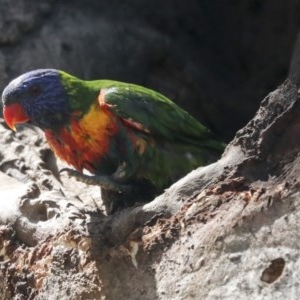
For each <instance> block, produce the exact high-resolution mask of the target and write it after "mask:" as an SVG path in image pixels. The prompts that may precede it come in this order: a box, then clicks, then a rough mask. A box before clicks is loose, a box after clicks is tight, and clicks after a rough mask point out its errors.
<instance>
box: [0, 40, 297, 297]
mask: <svg viewBox="0 0 300 300" xmlns="http://www.w3.org/2000/svg"><path fill="white" fill-rule="evenodd" d="M299 44H300V43H299ZM299 56H300V48H299V47H297V48H296V50H295V53H294V57H293V59H292V63H291V68H290V76H289V77H288V79H287V80H286V81H285V82H284V83H283V84H282V85H281V86H279V87H278V88H277V89H276V90H275V91H274V92H271V93H270V94H269V95H268V96H267V97H266V98H265V99H264V100H263V101H262V103H261V106H260V108H259V110H258V111H257V113H256V115H255V116H254V118H253V119H252V120H251V121H250V122H249V123H248V124H247V125H246V126H245V127H244V128H243V129H241V130H240V131H239V132H238V133H237V134H236V136H235V138H234V139H233V141H232V142H231V143H230V144H229V145H228V147H227V149H226V150H225V153H224V154H223V156H222V158H221V159H220V160H219V161H217V162H216V163H214V164H211V165H209V166H206V167H202V168H199V169H197V170H195V171H193V172H192V173H190V174H188V175H187V176H186V177H184V178H182V179H181V180H180V181H178V182H176V183H175V184H174V185H173V186H171V187H170V188H169V189H168V190H166V192H165V193H164V194H162V195H160V196H159V197H157V198H156V199H154V200H153V201H151V202H150V203H148V204H146V205H138V204H137V205H136V206H135V207H131V208H127V209H125V210H122V211H119V212H117V213H116V214H113V215H111V216H108V217H107V216H105V215H104V214H103V213H102V207H101V200H100V198H99V189H97V188H94V187H88V186H86V185H83V184H79V183H77V182H76V181H72V179H69V178H67V177H62V178H59V177H58V176H57V174H58V170H59V169H60V168H61V167H63V165H62V163H61V162H60V161H57V160H56V158H55V157H54V156H53V154H52V152H51V151H50V150H49V148H48V146H47V145H46V143H45V141H44V137H43V134H42V133H41V132H40V131H39V130H38V129H36V128H33V127H30V126H28V127H23V128H22V129H21V128H20V130H19V131H18V132H17V133H13V132H11V131H9V130H8V129H7V128H6V127H5V125H4V123H3V122H1V124H0V145H2V146H1V150H0V158H1V161H0V169H1V171H2V173H0V174H1V177H0V181H1V189H0V201H1V210H0V223H1V226H0V250H1V252H0V253H1V254H0V260H1V261H0V270H1V272H0V297H1V299H204V298H205V299H220V298H222V299H226V298H228V299H235V298H239V299H241V298H255V299H270V298H272V299H282V298H283V297H285V298H293V297H295V295H297V294H298V293H299V286H298V281H299V280H298V273H299V268H298V265H299V263H298V262H299V247H300V246H299V232H300V231H299V229H300V228H299V222H298V221H297V220H298V218H299V214H300V196H299V187H300V182H299V178H300V177H299V175H300V164H299V161H300V155H299V143H300V142H299V141H300V140H299V139H298V136H299V133H300V119H299V111H300V104H299V103H300V102H299V95H298V89H299V78H300V75H299V74H300V72H299V68H298V61H299Z"/></svg>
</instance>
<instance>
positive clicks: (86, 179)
mask: <svg viewBox="0 0 300 300" xmlns="http://www.w3.org/2000/svg"><path fill="white" fill-rule="evenodd" d="M64 172H66V173H67V174H68V175H69V176H71V177H74V178H75V179H76V180H78V181H80V182H83V183H86V184H89V185H98V186H100V187H101V188H104V189H106V190H110V191H113V192H117V193H130V192H132V189H133V186H132V185H128V184H120V183H118V182H116V181H114V180H113V178H112V177H110V176H107V175H86V174H82V173H80V172H78V171H76V170H73V169H69V168H63V169H61V170H60V171H59V172H58V174H61V173H64Z"/></svg>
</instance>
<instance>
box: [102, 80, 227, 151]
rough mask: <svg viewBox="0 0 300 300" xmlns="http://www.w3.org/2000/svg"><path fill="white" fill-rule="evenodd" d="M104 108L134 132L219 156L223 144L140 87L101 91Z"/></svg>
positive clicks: (169, 105) (160, 96)
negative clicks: (204, 149)
mask: <svg viewBox="0 0 300 300" xmlns="http://www.w3.org/2000/svg"><path fill="white" fill-rule="evenodd" d="M101 93H103V99H102V101H103V102H104V103H103V104H104V105H108V106H109V107H110V110H111V111H113V112H114V113H115V114H116V115H118V116H119V117H120V118H122V119H123V120H124V121H125V122H127V123H128V124H131V125H132V126H133V127H135V128H136V129H140V130H143V131H145V132H149V133H150V134H151V135H154V136H157V137H161V138H166V139H168V140H173V141H178V142H183V143H188V144H191V145H195V146H199V147H201V148H203V147H204V148H208V149H211V150H214V151H217V152H219V153H221V152H222V151H223V150H224V144H223V143H221V142H219V141H217V140H216V139H215V138H214V136H213V135H212V133H211V132H210V131H209V130H208V129H206V128H205V127H204V126H203V125H202V124H200V123H199V122H197V121H196V120H195V119H194V118H193V117H192V116H191V115H189V114H188V113H187V112H186V111H184V110H183V109H181V108H180V107H179V106H177V105H176V104H175V103H174V102H172V101H171V100H169V99H168V98H166V97H165V96H163V95H161V94H159V93H157V92H155V91H153V90H149V89H146V88H143V87H141V86H137V85H132V84H125V85H120V86H114V87H108V88H104V89H102V91H101Z"/></svg>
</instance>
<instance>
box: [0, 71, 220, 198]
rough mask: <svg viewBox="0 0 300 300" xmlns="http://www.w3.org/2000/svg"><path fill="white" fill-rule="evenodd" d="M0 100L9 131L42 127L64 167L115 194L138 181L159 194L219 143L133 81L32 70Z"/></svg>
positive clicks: (207, 158)
mask: <svg viewBox="0 0 300 300" xmlns="http://www.w3.org/2000/svg"><path fill="white" fill-rule="evenodd" d="M2 102H3V117H4V120H5V122H6V124H7V125H8V127H9V128H11V129H12V130H14V131H16V125H17V124H22V123H27V122H29V123H31V124H33V125H35V126H38V127H39V128H41V129H42V131H44V134H45V137H46V140H47V142H48V144H49V145H50V147H51V149H52V150H53V152H54V153H55V155H56V156H57V157H58V158H60V159H61V160H63V161H65V162H66V163H67V164H68V165H69V166H71V167H73V168H64V169H62V170H61V171H62V172H63V171H66V172H67V173H68V174H69V176H73V177H75V178H76V179H77V180H79V181H82V182H84V183H87V184H90V185H99V186H100V188H101V190H102V189H104V190H108V191H112V192H115V193H123V194H126V193H130V192H131V191H133V190H134V189H135V187H138V186H139V184H140V185H146V186H149V187H151V188H153V189H154V190H155V191H156V192H157V193H159V192H161V191H163V190H164V189H165V188H167V187H168V186H169V185H171V184H172V183H174V182H175V181H176V180H178V179H180V178H181V177H183V176H184V175H186V174H187V173H189V172H190V171H191V170H193V169H195V168H197V167H199V166H203V165H206V164H209V163H211V162H213V160H215V159H217V158H218V157H220V156H221V154H222V152H223V150H224V148H225V144H224V143H222V142H220V141H219V140H218V139H217V138H216V137H215V136H214V135H213V133H212V132H211V131H210V130H209V129H207V128H206V127H205V126H204V125H202V124H201V123H200V122H198V121H197V120H196V119H195V118H194V117H192V116H191V115H190V114H189V113H188V112H186V111H185V110H184V109H182V108H180V107H179V106H178V105H177V104H175V103H174V102H173V101H171V100H170V99H169V98H167V97H165V96H164V95H162V94H160V93H159V92H156V91H154V90H152V89H148V88H145V87H143V86H140V85H136V84H132V83H124V82H119V81H114V80H90V81H89V80H82V79H79V78H77V77H75V76H72V75H70V74H68V73H66V72H64V71H62V70H57V69H37V70H33V71H29V72H27V73H24V74H23V75H20V76H19V77H17V78H16V79H14V80H12V81H11V82H10V83H9V84H8V85H7V86H6V88H5V89H4V91H3V93H2ZM84 171H88V172H89V174H87V172H84Z"/></svg>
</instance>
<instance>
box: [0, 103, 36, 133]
mask: <svg viewBox="0 0 300 300" xmlns="http://www.w3.org/2000/svg"><path fill="white" fill-rule="evenodd" d="M3 116H4V120H5V122H6V124H7V126H8V127H9V128H10V129H12V130H13V131H16V127H15V124H20V123H25V122H27V121H29V120H30V118H29V117H28V115H27V114H26V112H25V110H24V108H23V107H22V105H21V104H20V103H13V104H9V105H4V107H3Z"/></svg>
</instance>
